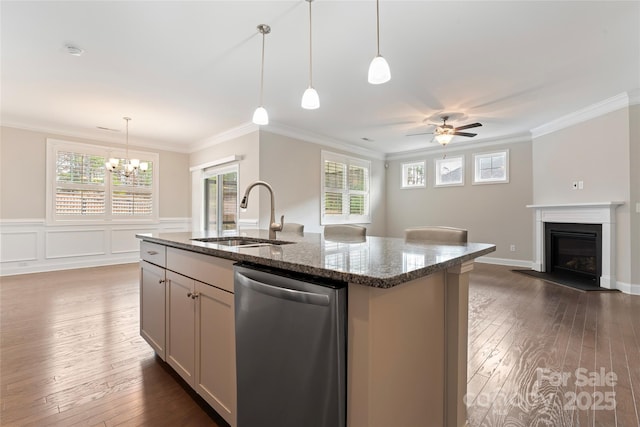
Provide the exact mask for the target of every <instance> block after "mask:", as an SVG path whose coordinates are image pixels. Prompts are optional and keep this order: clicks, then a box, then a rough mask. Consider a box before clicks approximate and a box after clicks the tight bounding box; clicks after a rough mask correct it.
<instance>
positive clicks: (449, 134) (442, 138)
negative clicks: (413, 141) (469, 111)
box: [407, 116, 482, 146]
mask: <svg viewBox="0 0 640 427" xmlns="http://www.w3.org/2000/svg"><path fill="white" fill-rule="evenodd" d="M441 119H442V125H436V128H435V130H434V131H433V132H422V133H412V134H409V135H407V136H416V135H428V134H434V138H435V140H436V141H438V143H439V144H440V145H442V146H445V145H447V144H448V143H449V142H451V139H453V137H454V136H466V137H469V138H472V137H474V136H476V135H477V133H470V132H460V131H461V130H465V129H472V128H477V127H479V126H482V123H470V124H468V125H462V126H457V127H453V126H451V125H448V124H447V120H449V116H442V117H441Z"/></svg>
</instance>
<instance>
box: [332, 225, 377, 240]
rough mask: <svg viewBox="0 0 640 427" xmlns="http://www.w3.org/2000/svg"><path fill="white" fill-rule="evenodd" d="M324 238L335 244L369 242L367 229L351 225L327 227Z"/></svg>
mask: <svg viewBox="0 0 640 427" xmlns="http://www.w3.org/2000/svg"><path fill="white" fill-rule="evenodd" d="M324 238H325V239H326V240H332V241H334V242H348V243H355V242H365V241H366V240H367V228H366V227H362V226H360V225H350V224H335V225H325V226H324Z"/></svg>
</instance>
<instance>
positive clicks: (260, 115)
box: [253, 106, 269, 125]
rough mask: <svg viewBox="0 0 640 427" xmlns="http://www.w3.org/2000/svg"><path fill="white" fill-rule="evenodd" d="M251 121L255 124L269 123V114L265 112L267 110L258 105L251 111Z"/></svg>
mask: <svg viewBox="0 0 640 427" xmlns="http://www.w3.org/2000/svg"><path fill="white" fill-rule="evenodd" d="M253 123H255V124H257V125H268V124H269V114H267V110H265V108H264V107H262V106H260V107H258V108H256V111H254V112H253Z"/></svg>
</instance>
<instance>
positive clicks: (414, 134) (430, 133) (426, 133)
mask: <svg viewBox="0 0 640 427" xmlns="http://www.w3.org/2000/svg"><path fill="white" fill-rule="evenodd" d="M418 135H433V132H422V133H410V134H407V135H406V136H418Z"/></svg>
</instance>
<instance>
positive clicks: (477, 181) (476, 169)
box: [473, 149, 509, 185]
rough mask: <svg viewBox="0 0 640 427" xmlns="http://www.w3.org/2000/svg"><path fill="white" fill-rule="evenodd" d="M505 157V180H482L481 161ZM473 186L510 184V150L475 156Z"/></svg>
mask: <svg viewBox="0 0 640 427" xmlns="http://www.w3.org/2000/svg"><path fill="white" fill-rule="evenodd" d="M500 154H502V155H504V178H481V177H480V161H481V160H482V159H486V158H492V157H496V156H497V155H500ZM473 169H474V173H473V184H474V185H476V184H481V185H482V184H507V183H508V182H509V149H505V150H498V151H491V152H487V153H477V154H474V155H473Z"/></svg>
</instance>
